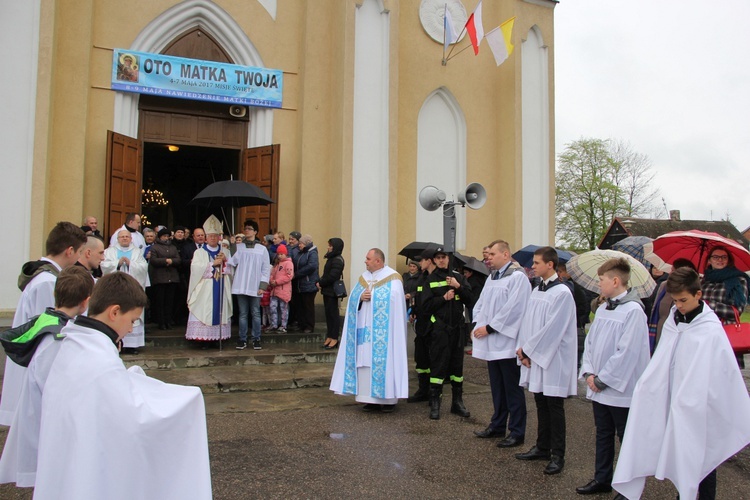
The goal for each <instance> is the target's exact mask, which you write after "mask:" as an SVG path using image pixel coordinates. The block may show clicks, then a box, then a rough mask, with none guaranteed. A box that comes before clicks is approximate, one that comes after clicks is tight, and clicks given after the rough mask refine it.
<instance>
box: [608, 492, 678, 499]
mask: <svg viewBox="0 0 750 500" xmlns="http://www.w3.org/2000/svg"><path fill="white" fill-rule="evenodd" d="M677 498H680V495H677ZM612 500H628V497H626V496H625V495H623V494H621V493H618V494H617V495H615V497H614V498H613V499H612Z"/></svg>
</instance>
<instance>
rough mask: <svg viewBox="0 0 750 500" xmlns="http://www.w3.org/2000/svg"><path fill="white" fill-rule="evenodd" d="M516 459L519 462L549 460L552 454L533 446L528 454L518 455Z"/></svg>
mask: <svg viewBox="0 0 750 500" xmlns="http://www.w3.org/2000/svg"><path fill="white" fill-rule="evenodd" d="M516 458H517V459H518V460H549V458H550V454H549V451H543V450H540V449H539V448H537V447H536V446H532V447H531V449H530V450H529V451H527V452H526V453H516Z"/></svg>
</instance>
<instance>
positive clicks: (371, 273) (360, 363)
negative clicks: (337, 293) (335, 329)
mask: <svg viewBox="0 0 750 500" xmlns="http://www.w3.org/2000/svg"><path fill="white" fill-rule="evenodd" d="M365 267H366V268H367V270H366V271H365V272H364V273H362V276H360V278H359V281H358V282H357V284H356V285H355V286H354V289H353V290H352V292H351V293H350V294H349V303H348V305H347V309H346V317H345V319H344V330H343V335H342V339H341V348H340V349H339V353H338V356H337V358H336V366H335V368H334V370H333V379H332V380H331V390H332V391H334V392H335V393H336V394H351V395H354V396H355V400H356V401H358V402H360V403H365V406H364V407H363V410H364V411H383V412H390V411H393V409H394V408H395V405H396V403H397V402H398V400H399V399H403V398H408V397H409V373H408V362H407V355H406V323H407V318H406V300H405V299H404V287H403V283H402V281H401V275H400V274H399V273H398V272H396V271H395V270H394V269H392V268H390V267H388V266H386V265H385V255H384V254H383V252H382V250H380V249H377V248H373V249H371V250H370V251H369V252H367V256H366V258H365Z"/></svg>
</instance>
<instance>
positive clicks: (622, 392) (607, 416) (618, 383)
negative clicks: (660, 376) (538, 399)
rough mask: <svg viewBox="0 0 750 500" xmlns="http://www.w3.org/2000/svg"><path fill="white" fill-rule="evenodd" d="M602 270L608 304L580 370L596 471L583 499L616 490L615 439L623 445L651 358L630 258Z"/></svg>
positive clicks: (599, 311) (581, 490) (598, 313)
mask: <svg viewBox="0 0 750 500" xmlns="http://www.w3.org/2000/svg"><path fill="white" fill-rule="evenodd" d="M597 272H598V274H599V288H600V289H601V294H602V296H603V297H605V298H606V299H607V300H606V301H605V302H603V303H602V304H601V305H600V306H599V308H598V309H597V311H596V316H595V317H594V322H593V323H592V324H591V329H590V330H589V333H588V335H587V336H586V342H585V348H584V351H583V359H582V364H581V371H580V378H581V379H582V380H584V381H585V382H586V384H587V386H588V387H587V389H586V397H587V398H588V399H590V400H591V401H592V406H593V409H594V424H595V426H596V462H595V464H596V465H595V467H596V470H595V472H594V479H593V480H592V481H590V482H589V483H588V484H586V485H585V486H581V487H578V488H576V492H577V493H578V494H581V495H593V494H597V493H607V492H610V491H612V473H613V472H614V462H615V435H616V436H617V437H618V438H619V439H620V442H621V443H622V438H623V435H624V434H625V423H626V422H627V420H628V409H629V408H630V400H631V398H632V396H633V389H635V384H636V382H638V379H639V378H640V376H641V374H642V373H643V370H645V369H646V365H648V362H649V359H651V354H650V350H649V343H648V324H647V319H646V314H645V312H644V307H643V304H642V303H641V301H640V299H638V296H637V294H636V293H635V292H634V291H633V290H630V291H628V282H629V280H630V264H629V263H628V261H627V259H624V258H616V259H610V260H608V261H607V262H605V263H604V264H602V265H601V266H600V267H599V269H598V270H597Z"/></svg>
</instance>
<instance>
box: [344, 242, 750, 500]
mask: <svg viewBox="0 0 750 500" xmlns="http://www.w3.org/2000/svg"><path fill="white" fill-rule="evenodd" d="M420 257H421V258H416V259H414V260H413V261H411V262H409V270H408V272H407V273H404V275H403V276H401V277H399V275H398V274H397V273H396V272H395V271H394V270H393V269H391V268H389V267H387V266H385V256H384V254H383V252H382V251H381V250H379V249H377V248H373V249H371V250H370V251H369V252H368V254H367V256H366V259H365V266H366V271H365V272H364V273H363V274H362V276H361V277H360V279H359V280H358V282H357V284H356V286H355V288H354V290H352V293H351V295H350V297H349V303H348V307H347V312H346V316H345V320H344V327H343V336H342V340H341V342H342V349H340V350H339V353H338V357H337V360H336V365H335V368H334V373H333V378H332V381H331V386H330V388H331V390H332V391H334V392H335V393H336V394H341V395H353V396H355V400H356V401H357V402H360V403H363V407H362V409H363V411H367V412H373V411H380V412H384V413H390V412H393V411H394V410H395V407H396V403H397V402H398V399H402V398H407V401H408V402H420V401H428V402H429V418H430V419H439V418H440V407H441V397H442V390H443V385H444V384H447V383H450V385H451V387H452V400H451V410H450V411H451V413H454V414H457V415H459V416H461V417H468V416H469V415H470V413H469V411H468V410H467V408H466V406H465V404H464V402H463V398H462V384H463V355H464V349H463V346H464V339H465V336H464V335H462V333H461V329H462V327H463V328H468V329H469V330H470V331H471V339H472V342H473V345H472V349H471V355H472V356H473V357H475V358H477V359H481V360H484V361H486V362H487V368H488V374H489V380H490V386H491V391H492V401H493V407H494V412H493V415H492V418H491V419H490V422H489V424H488V425H487V427H486V428H485V429H483V430H477V431H475V435H476V436H477V437H478V438H481V439H488V438H498V442H497V447H499V448H501V449H509V448H515V447H518V446H521V445H523V444H524V442H525V441H526V434H527V429H526V417H527V410H526V397H525V394H524V389H526V390H527V391H528V392H530V393H532V394H533V399H534V403H535V406H536V413H537V432H536V440H535V442H534V445H533V446H532V447H531V448H530V449H529V450H528V451H526V452H522V453H516V454H515V458H516V459H518V460H524V461H537V460H544V461H546V462H547V464H546V466H545V467H544V469H543V473H544V474H546V475H555V474H559V473H560V472H562V470H563V468H564V467H565V449H566V427H567V425H568V424H567V422H566V418H565V399H567V398H568V397H571V396H574V395H577V393H578V382H577V381H578V380H579V379H580V380H582V381H583V382H585V384H586V397H587V398H588V399H589V400H591V401H592V408H593V417H594V418H593V423H594V428H595V433H596V446H595V450H592V452H593V453H594V454H595V470H594V474H593V479H592V480H591V481H590V482H589V483H587V484H585V485H583V486H580V487H578V488H576V492H577V493H578V494H581V495H593V494H602V493H608V492H611V491H612V489H613V487H614V488H615V489H617V491H618V494H617V497H616V498H629V499H633V498H640V497H641V494H642V492H643V488H644V485H645V479H646V477H647V476H655V477H657V478H659V479H664V478H668V479H670V480H671V481H672V482H673V483H674V484H675V486H676V487H677V489H678V492H679V494H680V495H681V497H682V498H695V497H696V496H698V498H699V499H700V500H705V499H712V498H715V494H716V468H717V467H718V466H719V465H720V464H721V463H722V462H723V461H724V460H726V459H727V458H729V457H730V456H732V455H733V454H734V453H736V452H738V451H739V450H740V449H742V448H743V447H744V446H746V445H747V444H748V443H750V398H748V394H747V389H746V387H745V383H744V380H743V378H742V375H741V373H740V371H739V368H738V365H737V363H736V362H735V358H734V354H733V352H732V348H731V346H730V344H729V342H728V340H727V337H726V334H725V333H724V330H723V328H722V322H728V321H736V318H735V317H734V316H735V315H734V309H733V307H734V308H738V307H741V308H743V309H744V306H745V304H746V303H747V276H746V275H744V273H739V272H735V271H736V270H735V271H731V268H733V265H732V260H731V253H730V252H728V251H727V249H726V248H724V247H715V248H714V249H712V250H711V253H710V256H709V262H710V264H711V265H710V267H709V268H708V270H707V271H706V273H705V276H704V277H703V280H702V282H701V278H700V276H699V275H698V273H697V272H696V270H695V269H694V268H691V266H690V265H686V264H685V263H682V262H676V263H675V266H674V270H673V272H672V273H671V274H669V275H667V274H666V273H664V274H663V275H662V274H660V273H656V272H655V273H654V277H655V278H657V279H659V282H660V286H659V287H657V289H656V291H655V292H654V293H655V295H654V296H652V298H651V300H650V302H651V304H650V306H647V305H646V304H644V302H643V301H641V300H640V299H639V298H638V296H637V295H636V293H635V291H634V290H633V289H631V288H630V287H629V280H630V275H631V267H630V264H629V262H628V261H627V260H626V259H624V258H613V259H610V260H609V261H607V262H605V263H604V264H603V265H602V266H601V267H600V268H599V269H598V272H597V274H598V276H599V287H600V290H601V295H600V297H598V298H597V299H595V300H594V302H593V304H592V308H593V314H594V319H593V323H592V324H591V327H590V329H589V331H588V332H586V331H585V325H586V324H587V323H588V319H589V312H590V311H592V310H591V309H589V304H588V299H587V298H586V295H585V294H583V293H576V287H578V286H579V285H578V284H577V283H574V282H573V281H571V280H570V278H569V276H568V275H567V273H565V272H564V271H563V269H562V268H561V267H560V266H559V259H558V254H557V251H556V250H555V249H554V248H552V247H542V248H539V249H538V250H537V251H536V252H535V253H534V257H533V265H532V268H531V271H532V273H533V275H532V276H531V277H530V276H529V275H528V274H527V273H528V270H526V269H524V268H522V267H521V266H520V265H518V263H516V262H514V261H513V259H512V257H511V249H510V245H509V244H508V243H507V242H506V241H503V240H496V241H493V242H492V243H490V245H488V246H487V247H485V249H484V252H483V258H484V262H485V263H486V264H487V267H488V269H487V271H488V274H489V276H488V278H487V279H486V280H485V281H484V282H482V280H481V279H479V280H475V282H474V283H470V278H471V276H472V272H471V270H470V269H463V270H462V269H460V266H458V267H459V268H458V269H455V270H454V269H453V268H452V266H451V265H450V264H449V262H450V260H451V256H450V253H449V252H446V251H445V250H444V249H443V248H442V247H440V246H428V247H427V248H426V249H425V250H424V251H423V252H422V254H421V256H420ZM688 264H689V262H688ZM680 266H682V267H680ZM727 267H729V269H730V270H725V269H727ZM717 270H718V271H720V272H716V271H717ZM722 270H724V271H722ZM576 296H578V299H577V300H576V298H575V297H576ZM576 302H579V304H576ZM646 302H647V303H648V302H649V301H646ZM662 304H668V305H669V307H668V309H667V312H666V313H664V312H663V305H662ZM660 310H661V311H662V312H661V313H658V311H660ZM722 310H728V311H727V312H725V313H722ZM729 311H731V312H732V314H731V316H730V314H729ZM583 316H585V317H586V319H585V320H583V318H582V317H583ZM660 317H661V318H662V319H663V321H661V322H660V323H659V324H658V328H657V329H658V332H654V334H653V335H651V334H650V332H649V328H650V322H652V321H655V318H656V319H658V318H660ZM408 321H411V322H412V323H413V324H414V330H415V333H416V335H415V348H414V358H415V359H414V360H415V365H416V371H417V380H418V388H417V390H416V392H415V393H414V394H413V395H412V396H410V397H408V396H407V395H408V375H407V373H406V372H407V361H406V338H407V336H406V333H405V332H406V327H407V322H408ZM579 342H581V343H582V344H583V346H582V349H580V350H579V346H578V343H579ZM652 354H653V357H652ZM716 422H722V425H721V426H719V425H714V424H713V423H716ZM579 425H580V424H579ZM725 426H726V428H725ZM626 430H627V432H626ZM617 438H619V440H620V442H621V451H620V457H619V460H618V462H617V464H618V465H617V468H615V449H616V448H615V444H616V443H615V439H617ZM644 450H645V451H644Z"/></svg>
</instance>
